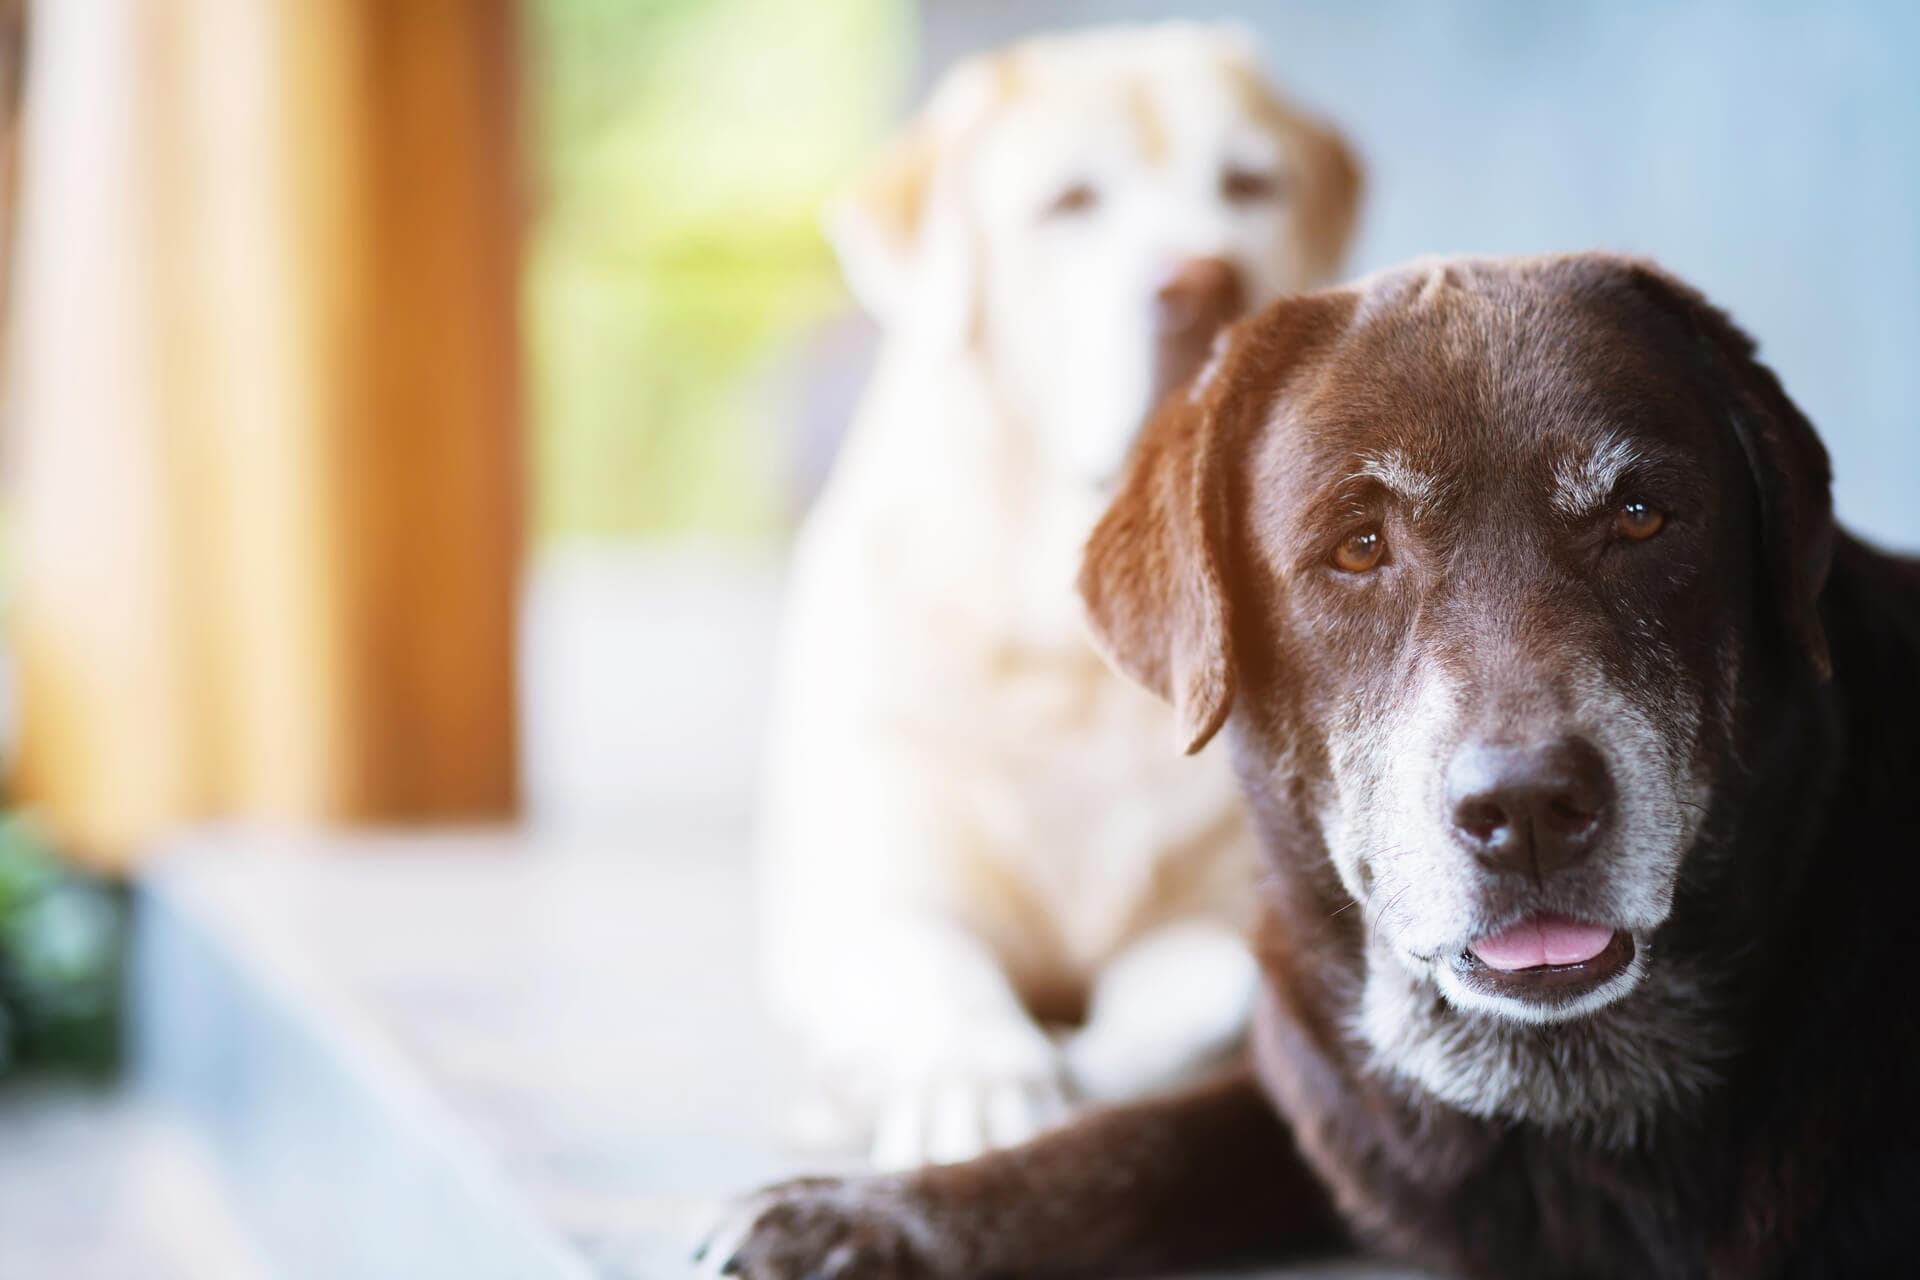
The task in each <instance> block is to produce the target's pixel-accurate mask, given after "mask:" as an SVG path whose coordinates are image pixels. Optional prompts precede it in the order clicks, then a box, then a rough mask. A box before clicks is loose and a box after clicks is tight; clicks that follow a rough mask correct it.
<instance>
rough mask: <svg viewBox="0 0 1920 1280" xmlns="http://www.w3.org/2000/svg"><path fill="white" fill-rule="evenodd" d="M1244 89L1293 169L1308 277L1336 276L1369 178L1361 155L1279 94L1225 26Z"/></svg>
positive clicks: (1244, 42) (1245, 42) (1247, 47)
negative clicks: (1286, 149) (1282, 146)
mask: <svg viewBox="0 0 1920 1280" xmlns="http://www.w3.org/2000/svg"><path fill="white" fill-rule="evenodd" d="M1222 36H1223V38H1224V40H1225V42H1226V43H1225V45H1224V47H1225V48H1226V49H1227V50H1229V56H1230V57H1231V58H1232V59H1233V62H1232V65H1233V68H1234V75H1235V78H1236V79H1237V80H1238V82H1239V86H1240V91H1241V93H1242V95H1244V98H1245V100H1246V101H1247V102H1248V103H1249V105H1250V106H1251V107H1252V109H1253V112H1254V114H1255V116H1256V117H1258V118H1259V119H1260V120H1262V121H1263V122H1265V124H1266V126H1267V128H1269V129H1271V130H1272V131H1273V132H1274V134H1275V135H1276V136H1277V137H1279V138H1280V139H1281V140H1282V141H1284V142H1285V143H1286V145H1287V148H1288V154H1289V156H1290V157H1291V160H1292V163H1293V165H1294V168H1295V173H1294V192H1295V198H1296V199H1297V200H1298V201H1299V207H1298V210H1297V212H1298V216H1299V226H1300V234H1301V238H1302V240H1303V241H1304V242H1305V244H1306V248H1307V262H1306V270H1307V275H1308V277H1309V279H1310V280H1311V281H1313V282H1314V283H1319V282H1322V281H1327V280H1331V279H1333V277H1334V276H1335V275H1337V274H1338V272H1339V270H1340V264H1341V262H1342V261H1344V260H1345V258H1346V256H1347V247H1348V246H1349V245H1350V244H1351V243H1352V242H1353V230H1354V224H1355V223H1356V222H1357V221H1358V219H1359V213H1360V197H1361V196H1362V194H1363V193H1364V190H1365V187H1366V176H1365V172H1364V170H1363V169H1362V168H1361V165H1360V158H1359V157H1358V156H1357V155H1355V154H1354V150H1353V147H1352V146H1351V145H1350V144H1349V143H1348V142H1347V140H1346V138H1345V137H1344V136H1342V135H1341V133H1340V131H1339V130H1337V129H1335V128H1334V127H1333V126H1332V125H1330V124H1328V123H1327V122H1326V121H1324V120H1320V119H1317V118H1315V117H1314V116H1312V115H1310V114H1309V113H1307V112H1306V111H1304V110H1302V109H1301V108H1299V107H1297V106H1295V105H1294V104H1293V103H1291V102H1289V101H1287V100H1286V99H1285V98H1283V97H1281V96H1280V94H1279V92H1278V91H1276V90H1275V89H1274V87H1273V85H1272V83H1271V82H1269V81H1268V80H1267V78H1266V77H1265V75H1264V74H1263V73H1262V72H1261V70H1260V65H1259V60H1258V58H1257V57H1256V56H1255V53H1254V45H1253V41H1252V39H1251V38H1250V37H1247V36H1245V35H1244V34H1236V33H1235V31H1234V29H1233V28H1231V27H1227V28H1223V29H1222Z"/></svg>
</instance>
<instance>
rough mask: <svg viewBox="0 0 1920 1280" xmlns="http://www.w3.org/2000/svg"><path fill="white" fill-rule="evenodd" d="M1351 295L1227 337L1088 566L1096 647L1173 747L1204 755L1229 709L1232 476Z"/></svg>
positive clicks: (1162, 421) (1144, 457)
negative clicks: (1158, 715)
mask: <svg viewBox="0 0 1920 1280" xmlns="http://www.w3.org/2000/svg"><path fill="white" fill-rule="evenodd" d="M1351 303H1352V298H1351V295H1336V294H1314V295H1310V296H1307V297H1301V298H1289V299H1286V300H1284V301H1282V302H1279V303H1276V304H1275V305H1274V306H1272V307H1269V308H1268V309H1267V310H1266V311H1265V312H1263V313H1261V314H1260V315H1258V316H1255V317H1253V318H1251V319H1248V320H1244V321H1242V322H1241V323H1240V324H1238V325H1236V326H1234V327H1233V328H1231V329H1228V330H1226V331H1225V332H1223V333H1222V334H1221V335H1220V336H1219V337H1218V338H1217V339H1215V341H1214V350H1213V356H1212V358H1210V359H1209V360H1208V361H1207V364H1206V367H1205V368H1204V369H1202V370H1201V371H1200V373H1199V374H1198V375H1197V376H1196V377H1195V379H1194V380H1193V382H1192V383H1191V384H1190V385H1189V386H1187V387H1185V388H1182V389H1180V390H1177V391H1175V392H1174V393H1173V394H1172V395H1170V396H1168V397H1167V399H1166V400H1165V401H1163V402H1162V403H1161V405H1160V409H1159V411H1158V412H1157V413H1155V415H1154V417H1153V419H1152V421H1151V422H1149V423H1148V424H1147V426H1146V429H1145V430H1144V431H1143V432H1142V433H1141V435H1140V438H1139V440H1138V442H1137V443H1136V444H1135V445H1134V449H1133V454H1132V457H1131V458H1130V459H1129V460H1128V463H1127V470H1126V475H1125V478H1124V479H1123V480H1122V481H1121V485H1120V489H1119V492H1118V493H1117V495H1116V496H1115V497H1114V499H1113V501H1112V503H1111V504H1109V506H1108V507H1107V512H1106V514H1105V515H1104V516H1103V517H1101V520H1100V523H1099V524H1098V525H1096V526H1095V527H1094V531H1093V535H1092V536H1091V537H1090V538H1089V539H1088V540H1087V549H1086V554H1085V556H1084V558H1083V559H1082V560H1081V564H1080V578H1079V589H1080V599H1081V602H1082V604H1083V605H1084V606H1085V609H1086V617H1087V621H1088V625H1089V627H1090V628H1091V630H1092V633H1093V641H1094V646H1095V647H1096V648H1097V649H1099V650H1100V652H1101V654H1102V656H1104V657H1105V658H1106V660H1107V661H1108V663H1109V664H1111V665H1112V666H1113V667H1114V668H1115V669H1116V670H1118V671H1119V672H1121V673H1122V674H1123V675H1126V676H1128V677H1130V678H1131V679H1133V680H1135V681H1136V682H1138V683H1139V684H1141V685H1143V686H1145V687H1146V688H1147V689H1149V690H1151V691H1153V692H1154V693H1157V694H1159V695H1160V696H1161V697H1162V698H1165V699H1166V700H1167V701H1168V702H1170V703H1172V704H1173V711H1174V738H1175V745H1176V746H1178V747H1179V748H1180V749H1181V750H1183V751H1185V752H1187V753H1189V754H1191V753H1193V752H1195V751H1198V750H1200V748H1202V747H1204V746H1206V745H1207V743H1208V741H1210V740H1211V739H1212V738H1213V735H1214V734H1215V733H1217V732H1219V730H1220V726H1221V725H1222V724H1224V723H1225V722H1226V719H1227V713H1228V712H1229V711H1230V710H1232V708H1233V698H1234V692H1235V685H1236V681H1237V675H1236V671H1235V666H1234V653H1233V643H1234V641H1233V596H1232V593H1231V587H1232V585H1233V579H1234V557H1235V556H1236V555H1237V554H1238V552H1237V550H1236V546H1235V540H1234V529H1233V523H1234V519H1235V517H1234V513H1233V510H1232V494H1231V489H1230V480H1231V476H1230V468H1231V467H1232V465H1233V464H1234V463H1235V462H1236V461H1237V460H1239V459H1240V458H1241V456H1242V455H1243V454H1244V452H1245V450H1246V448H1247V445H1248V442H1249V441H1250V440H1251V438H1252V436H1253V433H1254V432H1255V431H1256V430H1257V429H1258V426H1259V424H1260V423H1261V421H1263V420H1264V419H1265V417H1266V416H1267V415H1268V414H1269V413H1270V412H1272V411H1273V408H1274V405H1275V401H1276V398H1277V397H1278V396H1279V395H1280V393H1281V391H1282V388H1283V384H1284V381H1285V379H1286V377H1287V375H1288V373H1289V372H1290V371H1291V370H1292V369H1293V368H1295V367H1296V366H1297V365H1298V363H1299V359H1300V357H1301V355H1302V354H1303V353H1304V351H1305V350H1306V348H1307V347H1308V346H1309V344H1310V343H1311V342H1312V341H1313V340H1315V339H1316V338H1318V337H1320V336H1323V335H1325V334H1327V333H1329V332H1331V331H1332V329H1333V327H1334V325H1335V323H1336V317H1337V315H1338V314H1344V311H1345V310H1346V309H1350V307H1351Z"/></svg>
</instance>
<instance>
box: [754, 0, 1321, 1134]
mask: <svg viewBox="0 0 1920 1280" xmlns="http://www.w3.org/2000/svg"><path fill="white" fill-rule="evenodd" d="M1358 186H1359V177H1358V172H1357V170H1356V167H1355V165H1354V162H1353V160H1352V159H1351V157H1350V156H1349V154H1348V152H1347V150H1346V148H1345V147H1344V146H1343V145H1342V143H1341V142H1340V140H1339V139H1338V138H1337V137H1336V136H1334V135H1333V134H1332V133H1331V132H1329V131H1328V130H1327V129H1326V128H1325V127H1324V126H1322V125H1320V124H1318V123H1316V122H1314V121H1313V120H1311V119H1309V118H1308V117H1306V116H1304V115H1302V114H1301V113H1299V112H1298V111H1296V110H1294V109H1293V108H1291V107H1289V106H1288V105H1286V104H1285V103H1283V102H1282V101H1281V100H1280V99H1278V98H1277V97H1276V96H1275V95H1274V93H1273V91H1272V90H1271V89H1270V88H1269V87H1268V86H1267V85H1266V84H1265V83H1264V82H1263V80H1262V78H1261V76H1260V73H1259V71H1258V69H1257V67H1256V65H1255V62H1254V60H1253V58H1252V56H1251V54H1250V52H1249V50H1248V48H1247V46H1246V44H1245V42H1244V41H1243V40H1242V39H1240V38H1239V37H1238V36H1237V35H1236V34H1235V33H1233V32H1230V31H1225V30H1222V29H1219V28H1215V27H1199V26H1191V25H1164V26H1151V27H1140V28H1126V29H1117V30H1109V31H1098V32H1088V33H1082V34H1075V35H1067V36H1060V37H1052V38H1043V39H1036V40H1032V41H1029V42H1027V43H1023V44H1020V45H1017V46H1015V47H1013V48H1011V49H1008V50H1006V51H1004V52H1000V53H997V54H993V55H990V56H985V57H981V58H977V59H975V60H972V61H969V62H967V63H965V64H963V65H961V66H959V67H958V68H956V69H955V70H954V71H952V72H951V73H950V74H949V75H948V76H947V77H946V79H945V80H944V81H943V82H942V83H941V85H940V86H939V88H938V90H937V91H936V92H935V93H934V95H933V98H932V100H931V102H930V103H929V104H928V105H927V107H926V109H925V110H924V112H923V113H922V114H921V116H920V117H919V118H918V119H916V120H915V121H914V122H913V123H912V124H910V125H909V126H908V127H907V128H906V130H905V131H904V134H903V135H902V136H901V137H900V138H899V139H898V140H897V141H896V142H895V143H894V144H893V146H892V148H891V149H890V151H889V152H888V153H887V154H886V155H885V156H884V157H883V159H882V160H881V162H880V164H879V165H878V167H877V168H876V169H875V170H874V172H873V173H872V174H871V175H870V177H869V178H868V179H867V180H866V181H865V183H863V184H862V185H861V186H860V187H859V188H858V190H857V191H856V192H855V193H854V195H853V196H852V198H851V199H850V200H849V201H848V202H847V204H846V206H845V207H844V208H843V209H842V210H840V211H839V213H838V215H837V216H836V217H835V218H834V219H832V221H831V228H830V229H831V232H832V235H833V239H834V242H835V245H836V247H837V249H838V250H839V253H840V255H841V259H842V262H843V264H844V267H845V269H846V273H847V276H848V278H849V279H850V280H851V282H852V284H853V287H854V289H855V291H856V293H857V294H858V296H859V298H860V299H861V301H862V302H863V304H865V305H866V306H867V307H868V308H869V309H870V310H871V311H872V312H873V313H874V315H875V316H877V317H878V318H879V320H880V321H881V323H882V325H883V327H884V341H883V345H882V349H881V353H880V358H879V364H878V367H877V369H876V371H875V373H874V376H873V381H872V384H871V385H870V387H869V388H868V391H867V394H866V398H865V401H864V404H863V407H862V409H861V412H860V414H859V416H858V418H857V420H856V422H855V424H854V426H853V429H852V431H851V433H850V435H849V438H848V440H847V442H846V444H845V446H844V450H843V452H842V455H841V457H840V460H839V462H838V464H837V467H836V470H835V472H834V475H833V477H832V478H831V480H830V482H829V484H828V486H827V489H826V491H825V493H824V494H823V496H822V498H821V500H820V502H819V505H818V507H817V508H816V510H815V511H814V513H813V515H812V517H811V519H810V520H809V522H808V524H807V527H806V528H805V530H804V532H803V533H802V536H801V538H800V541H799V545H798V548H797V550H796V553H795V559H794V565H793V578H792V583H791V596H790V602H789V616H788V618H787V622H786V628H785V632H784V635H783V636H782V650H781V654H782V668H781V671H780V676H779V695H778V705H777V707H776V712H775V725H774V730H773V738H772V744H771V753H772V754H771V778H770V790H769V795H768V797H767V807H766V810H765V814H764V833H763V834H764V849H763V851H762V854H763V867H762V872H763V874H762V886H763V889H764V891H765V903H764V908H765V922H766V931H765V937H764V943H765V957H766V960H767V963H768V967H769V972H770V979H771V987H772V992H773V995H774V997H775V1000H776V1003H777V1005H778V1006H779V1008H780V1010H781V1011H782V1012H783V1013H784V1014H785V1015H786V1016H787V1017H789V1018H790V1019H791V1020H792V1021H793V1023H794V1024H795V1025H796V1026H797V1027H798V1029H799V1030H800V1031H801V1032H802V1034H803V1035H804V1036H805V1038H806V1040H807V1042H808V1044H809V1046H810V1048H811V1050H812V1052H813V1053H814V1055H815V1056H816V1059H817V1061H816V1063H815V1066H816V1067H817V1068H818V1069H819V1070H820V1071H821V1072H822V1073H823V1074H822V1076H821V1079H823V1080H824V1082H825V1083H826V1084H827V1086H828V1087H829V1089H830V1091H831V1096H832V1097H834V1098H835V1099H836V1100H837V1101H838V1102H839V1103H841V1104H842V1114H843V1115H849V1116H850V1117H851V1118H853V1119H854V1120H856V1121H857V1122H858V1124H859V1125H860V1126H861V1132H862V1133H863V1135H864V1136H865V1137H866V1139H867V1140H869V1141H870V1142H871V1144H872V1145H871V1150H872V1154H873V1156H874V1158H875V1159H876V1160H877V1161H878V1162H880V1163H882V1164H884V1165H904V1164H910V1163H915V1162H919V1161H922V1160H926V1159H935V1160H950V1159H958V1158H963V1157H966V1156H970V1155H972V1154H975V1153H977V1152H978V1151H979V1150H980V1149H982V1148H983V1147H987V1146H998V1145H1004V1144H1009V1143H1012V1142H1016V1141H1019V1140H1022V1139H1024V1138H1026V1137H1028V1136H1030V1135H1031V1134H1032V1133H1033V1132H1034V1131H1035V1130H1036V1129H1038V1128H1041V1127H1044V1126H1045V1125H1047V1124H1048V1123H1050V1122H1051V1121H1053V1120H1054V1119H1056V1118H1058V1117H1060V1116H1061V1115H1063V1114H1064V1112H1065V1110H1066V1109H1067V1108H1068V1107H1069V1106H1070V1105H1071V1104H1072V1103H1073V1102H1075V1101H1077V1100H1081V1099H1090V1100H1106V1099H1113V1098H1124V1097H1129V1096H1133V1095H1136V1094H1139V1093H1141V1092H1144V1091H1149V1090H1153V1089H1157V1088H1160V1087H1163V1086H1165V1085H1167V1084H1169V1083H1172V1082H1175V1081H1177V1080H1178V1079H1180V1078H1181V1077H1182V1076H1184V1075H1186V1074H1188V1073H1190V1072H1192V1071H1193V1070H1195V1069H1196V1068H1198V1067H1200V1066H1202V1065H1205V1064H1207V1063H1209V1062H1211V1061H1212V1060H1214V1059H1216V1058H1217V1057H1219V1056H1220V1055H1221V1054H1222V1053H1224V1052H1227V1051H1228V1050H1230V1049H1231V1048H1232V1047H1233V1046H1234V1045H1235V1044H1236V1043H1237V1042H1238V1040H1239V1038H1240V1036H1241V1034H1242V1032H1243V1029H1244V1024H1245V1019H1246V1016H1247V1012H1248V1007H1249V1003H1250V1001H1251V997H1252V990H1253V983H1254V970H1253V965H1252V963H1251V959H1250V957H1249V956H1248V954H1247V952H1246V950H1245V944H1244V942H1243V930H1244V928H1245V926H1246V925H1247V923H1249V922H1248V921H1247V920H1246V919H1245V916H1246V914H1247V912H1248V911H1249V909H1250V902H1251V897H1252V895H1251V892H1250V888H1249V886H1250V883H1251V877H1252V875H1253V851H1252V848H1251V837H1250V835H1249V831H1248V827H1247V823H1246V821H1245V818H1244V816H1243V813H1242V810H1241V805H1240V801H1239V800H1238V798H1237V792H1236V789H1235V786H1234V782H1233V779H1232V777H1231V776H1230V775H1229V772H1228V769H1227V766H1226V764H1225V763H1224V762H1223V760H1222V759H1221V758H1220V757H1218V756H1209V757H1207V758H1205V759H1198V758H1193V759H1189V758H1185V757H1183V756H1181V755H1180V754H1178V753H1177V752H1175V751H1172V750H1170V749H1169V747H1168V740H1169V737H1170V736H1171V734H1172V721H1171V718H1170V716H1169V714H1168V712H1167V710H1166V708H1165V707H1164V706H1162V705H1161V704H1160V703H1159V702H1157V701H1156V700H1155V699H1153V698H1152V697H1150V696H1149V695H1147V694H1144V693H1142V692H1140V691H1139V690H1137V689H1136V688H1134V687H1133V686H1132V685H1131V684H1129V683H1128V682H1127V681H1125V680H1123V679H1121V678H1120V677H1119V676H1116V675H1114V674H1112V673H1111V672H1110V671H1109V670H1108V669H1107V667H1106V666H1105V664H1104V663H1103V662H1102V661H1101V659H1100V658H1099V657H1098V656H1096V655H1095V653H1094V651H1093V649H1092V648H1091V647H1090V646H1089V644H1088V641H1087V639H1086V634H1085V631H1084V629H1083V626H1082V622H1081V619H1080V616H1079V613H1078V606H1077V604H1076V598H1075V595H1074V592H1073V579H1074V574H1075V572H1076V570H1077V567H1078V564H1079V558H1080V550H1081V546H1082V544H1083V542H1084V541H1085V539H1086V535H1087V533H1088V531H1089V530H1090V529H1091V527H1092V522H1093V520H1094V518H1095V517H1096V516H1097V515H1098V513H1099V511H1100V509H1101V507H1102V506H1103V504H1104V502H1105V496H1104V486H1105V485H1106V483H1107V481H1108V479H1109V478H1110V477H1111V476H1112V475H1113V474H1114V473H1115V471H1116V470H1117V468H1118V467H1119V465H1120V463H1121V461H1122V459H1123V457H1124V455H1125V453H1126V450H1127V448H1128V445H1129V443H1130V441H1131V439H1132V436H1133V434H1134V431H1135V428H1136V427H1137V426H1138V425H1139V424H1140V423H1141V422H1142V421H1144V419H1145V417H1146V416H1147V413H1148V411H1149V410H1150V409H1151V408H1152V405H1153V402H1154V400H1155V398H1156V397H1157V395H1158V394H1159V392H1160V391H1161V389H1162V387H1163V385H1166V384H1168V383H1170V381H1171V380H1174V379H1179V378H1184V377H1185V376H1187V375H1188V374H1190V373H1191V372H1192V371H1193V370H1194V369H1195V368H1197V367H1198V365H1199V363H1200V362H1201V361H1202V360H1203V359H1204V357H1205V353H1206V348H1207V344H1208V342H1209V341H1210V340H1211V338H1212V335H1213V333H1214V332H1215V330H1216V329H1217V328H1218V326H1219V325H1220V324H1221V323H1222V322H1224V321H1226V320H1228V319H1231V318H1232V316H1233V315H1234V314H1236V313H1238V312H1239V311H1241V310H1243V309H1246V308H1248V307H1253V306H1258V305H1260V304H1262V303H1264V302H1266V301H1268V300H1270V299H1272V298H1274V297H1276V296H1278V295H1280V294H1283V293H1287V292H1292V291H1297V290H1301V289H1305V288H1309V287H1312V286H1315V285H1318V284H1320V283H1322V282H1323V281H1325V280H1326V279H1327V277H1328V276H1329V275H1330V274H1331V273H1332V272H1333V271H1334V270H1335V269H1336V267H1337V266H1338V264H1339V262H1340V259H1341V256H1342V253H1343V251H1344V249H1345V247H1346V244H1347V241H1348V238H1349V234H1350V231H1351V227H1352V223H1353V218H1354V210H1355V207H1356V203H1357V198H1358ZM1068 1026H1077V1029H1076V1030H1071V1031H1067V1030H1063V1029H1062V1028H1065V1027H1068Z"/></svg>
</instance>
